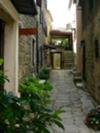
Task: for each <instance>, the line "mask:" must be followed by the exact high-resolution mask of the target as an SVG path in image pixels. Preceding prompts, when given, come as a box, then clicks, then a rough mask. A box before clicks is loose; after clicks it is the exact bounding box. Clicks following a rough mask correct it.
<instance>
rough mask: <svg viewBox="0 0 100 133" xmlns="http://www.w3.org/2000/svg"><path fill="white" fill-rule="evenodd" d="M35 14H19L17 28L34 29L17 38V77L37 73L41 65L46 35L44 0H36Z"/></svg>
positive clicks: (45, 6) (45, 5) (45, 3)
mask: <svg viewBox="0 0 100 133" xmlns="http://www.w3.org/2000/svg"><path fill="white" fill-rule="evenodd" d="M35 4H36V9H37V15H35V16H32V15H22V14H20V22H19V28H21V29H33V28H34V30H36V32H35V33H33V34H22V35H20V39H19V79H20V80H21V79H23V77H25V76H26V75H29V74H31V73H34V74H36V73H38V72H39V70H40V69H41V68H42V67H43V52H44V51H43V49H42V45H43V44H44V42H45V37H46V36H47V31H46V20H45V12H46V10H47V1H46V0H36V3H35Z"/></svg>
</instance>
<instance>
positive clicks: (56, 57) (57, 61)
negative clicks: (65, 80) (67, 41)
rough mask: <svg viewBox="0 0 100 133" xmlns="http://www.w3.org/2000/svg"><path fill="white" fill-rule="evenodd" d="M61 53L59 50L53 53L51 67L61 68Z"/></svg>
mask: <svg viewBox="0 0 100 133" xmlns="http://www.w3.org/2000/svg"><path fill="white" fill-rule="evenodd" d="M61 57H62V54H61V53H60V52H58V53H57V52H56V53H53V69H61V59H62V58H61Z"/></svg>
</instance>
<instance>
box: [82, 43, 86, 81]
mask: <svg viewBox="0 0 100 133" xmlns="http://www.w3.org/2000/svg"><path fill="white" fill-rule="evenodd" d="M82 73H83V74H82V75H83V79H84V80H86V48H85V43H84V45H83V72H82Z"/></svg>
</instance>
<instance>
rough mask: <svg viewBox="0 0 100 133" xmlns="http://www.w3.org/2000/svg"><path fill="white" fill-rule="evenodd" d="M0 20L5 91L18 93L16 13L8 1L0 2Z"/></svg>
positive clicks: (2, 0)
mask: <svg viewBox="0 0 100 133" xmlns="http://www.w3.org/2000/svg"><path fill="white" fill-rule="evenodd" d="M0 19H2V20H4V22H5V29H4V30H5V35H4V70H5V72H6V75H7V76H8V78H9V80H10V82H9V83H8V82H7V83H5V89H7V90H8V91H12V92H14V94H17V92H18V13H17V11H16V10H15V8H14V7H13V5H12V3H11V2H10V0H0Z"/></svg>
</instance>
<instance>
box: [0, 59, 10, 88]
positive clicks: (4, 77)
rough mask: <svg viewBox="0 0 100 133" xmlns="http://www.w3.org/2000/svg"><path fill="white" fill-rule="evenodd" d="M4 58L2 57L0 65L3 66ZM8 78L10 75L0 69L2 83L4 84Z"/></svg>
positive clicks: (0, 82) (0, 83)
mask: <svg viewBox="0 0 100 133" xmlns="http://www.w3.org/2000/svg"><path fill="white" fill-rule="evenodd" d="M2 64H3V60H2V59H0V66H2ZM6 81H9V80H8V77H7V76H6V75H5V74H4V72H3V71H2V70H0V85H3V84H4V83H5V82H6Z"/></svg>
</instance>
